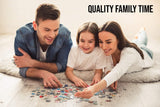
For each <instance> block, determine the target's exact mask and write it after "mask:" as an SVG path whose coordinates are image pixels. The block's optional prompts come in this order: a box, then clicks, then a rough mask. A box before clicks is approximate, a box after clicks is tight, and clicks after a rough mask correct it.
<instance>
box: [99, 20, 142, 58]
mask: <svg viewBox="0 0 160 107" xmlns="http://www.w3.org/2000/svg"><path fill="white" fill-rule="evenodd" d="M102 31H107V32H110V33H112V34H114V35H115V36H116V38H117V40H118V41H119V43H118V49H119V50H122V49H123V48H124V47H132V48H134V49H136V50H137V51H138V53H139V54H140V56H141V58H142V59H144V55H143V52H142V50H141V49H140V48H139V47H138V46H137V45H136V44H135V43H131V42H130V41H128V40H127V39H126V37H125V36H124V34H123V32H122V30H121V27H120V25H119V24H118V23H117V22H114V21H109V22H106V23H105V24H104V25H103V26H102V27H101V28H100V29H99V32H102Z"/></svg>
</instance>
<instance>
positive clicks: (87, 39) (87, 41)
mask: <svg viewBox="0 0 160 107" xmlns="http://www.w3.org/2000/svg"><path fill="white" fill-rule="evenodd" d="M78 46H79V48H80V49H81V50H82V51H83V52H84V53H86V54H88V53H90V52H92V51H93V49H94V47H95V39H94V35H93V34H92V33H90V32H82V33H81V34H80V37H79V44H78Z"/></svg>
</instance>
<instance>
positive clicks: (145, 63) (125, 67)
mask: <svg viewBox="0 0 160 107" xmlns="http://www.w3.org/2000/svg"><path fill="white" fill-rule="evenodd" d="M142 51H143V50H142ZM143 54H144V59H142V58H141V56H140V54H139V53H138V52H137V50H135V49H134V48H129V47H127V48H124V49H123V50H122V51H121V55H120V61H119V63H117V64H116V66H113V60H112V57H111V56H107V58H106V59H107V66H106V68H105V72H107V71H111V72H110V73H108V75H106V76H105V77H104V78H103V80H105V81H106V82H107V87H108V86H110V85H111V84H112V83H114V82H115V81H117V80H118V79H120V77H121V76H123V75H124V74H125V73H130V72H136V71H141V70H142V69H144V68H150V67H152V66H153V63H154V62H153V60H152V59H151V58H150V57H149V55H148V54H147V53H146V52H145V51H143Z"/></svg>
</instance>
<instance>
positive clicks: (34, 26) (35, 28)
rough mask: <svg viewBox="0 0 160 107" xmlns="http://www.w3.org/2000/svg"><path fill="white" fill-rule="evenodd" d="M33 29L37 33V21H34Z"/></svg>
mask: <svg viewBox="0 0 160 107" xmlns="http://www.w3.org/2000/svg"><path fill="white" fill-rule="evenodd" d="M33 28H34V30H35V31H37V23H36V22H35V21H33Z"/></svg>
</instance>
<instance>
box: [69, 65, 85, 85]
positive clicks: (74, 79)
mask: <svg viewBox="0 0 160 107" xmlns="http://www.w3.org/2000/svg"><path fill="white" fill-rule="evenodd" d="M66 76H67V78H68V79H69V80H71V81H72V82H74V83H75V85H76V86H77V87H84V88H85V87H88V84H87V83H85V82H84V81H83V80H82V79H80V78H78V77H77V76H75V75H74V73H73V68H71V67H69V66H67V69H66Z"/></svg>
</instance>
